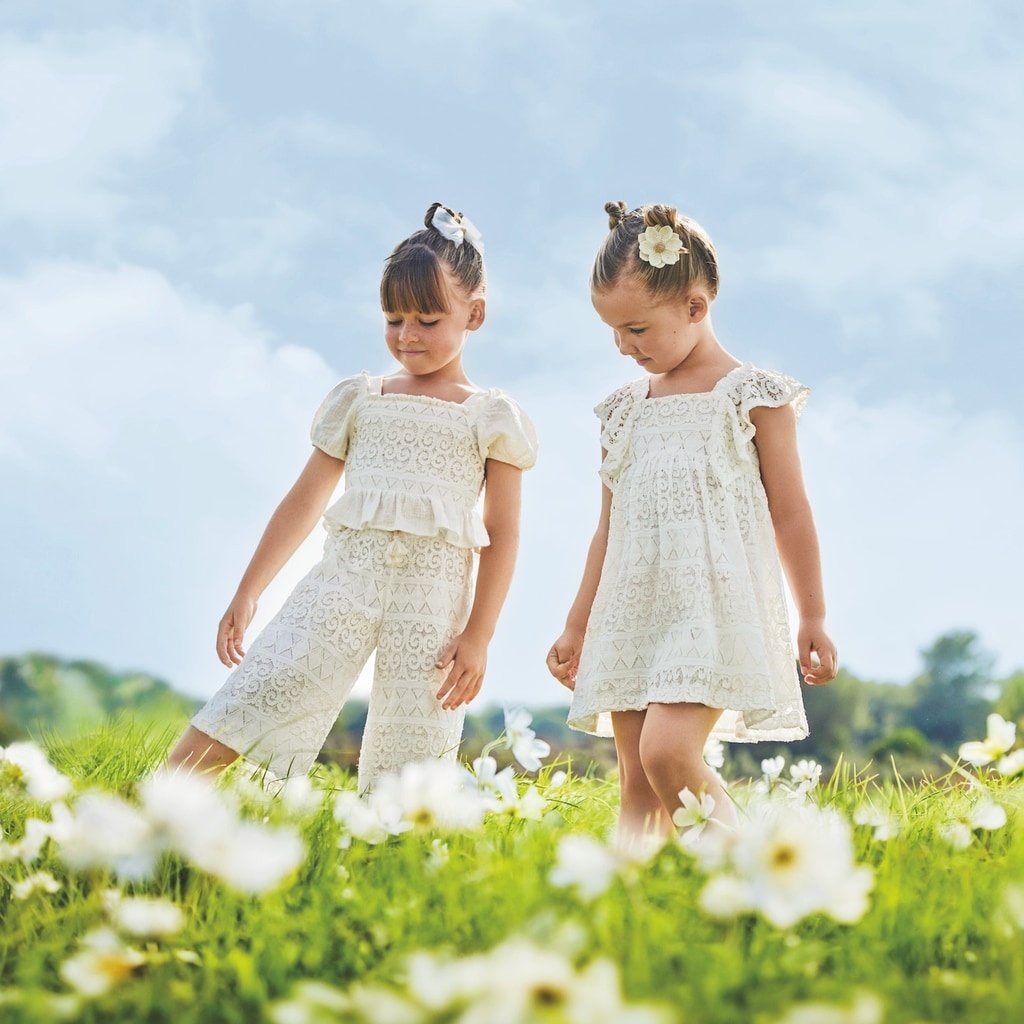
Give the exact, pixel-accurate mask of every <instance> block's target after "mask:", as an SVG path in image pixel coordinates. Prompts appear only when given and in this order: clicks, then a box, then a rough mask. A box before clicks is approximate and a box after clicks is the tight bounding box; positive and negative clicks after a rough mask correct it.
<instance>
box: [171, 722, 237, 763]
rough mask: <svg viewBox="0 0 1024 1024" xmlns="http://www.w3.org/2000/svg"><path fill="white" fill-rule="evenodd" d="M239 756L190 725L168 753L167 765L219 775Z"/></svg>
mask: <svg viewBox="0 0 1024 1024" xmlns="http://www.w3.org/2000/svg"><path fill="white" fill-rule="evenodd" d="M237 757H238V753H237V752H236V751H234V750H232V749H231V748H230V747H227V746H225V745H224V744H223V743H220V742H219V741H218V740H215V739H214V738H213V737H212V736H207V735H206V733H205V732H200V731H199V730H198V729H197V728H196V727H195V726H193V725H190V726H189V727H188V728H187V729H186V730H185V732H184V734H183V735H182V737H181V739H180V740H178V742H177V743H176V744H175V745H174V749H173V750H172V751H171V752H170V754H168V755H167V767H168V768H170V769H177V768H183V769H186V770H188V771H199V772H202V773H203V774H206V775H219V774H220V773H221V772H222V771H223V770H224V769H225V768H227V766H228V765H229V764H231V762H232V761H234V760H235V759H236V758H237Z"/></svg>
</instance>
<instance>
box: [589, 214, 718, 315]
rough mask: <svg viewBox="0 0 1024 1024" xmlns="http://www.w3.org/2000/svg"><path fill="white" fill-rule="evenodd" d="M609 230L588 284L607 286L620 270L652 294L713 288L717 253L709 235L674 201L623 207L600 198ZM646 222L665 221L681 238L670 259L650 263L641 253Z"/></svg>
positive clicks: (669, 294)
mask: <svg viewBox="0 0 1024 1024" xmlns="http://www.w3.org/2000/svg"><path fill="white" fill-rule="evenodd" d="M604 209H605V212H606V213H607V214H608V227H609V231H608V236H607V238H605V240H604V242H603V243H602V244H601V248H600V249H599V250H598V252H597V256H596V257H595V259H594V269H593V271H592V272H591V275H590V287H591V288H592V289H593V290H594V291H596V292H606V291H608V290H609V289H610V288H611V287H612V286H613V285H614V284H615V283H616V281H618V280H619V278H620V277H622V275H623V274H635V275H636V276H637V277H638V278H640V280H641V281H643V283H644V287H645V288H646V289H647V291H648V292H649V293H650V294H651V295H652V296H655V297H657V298H662V299H665V300H670V299H672V298H673V297H682V296H683V295H684V294H685V293H686V292H687V291H688V290H689V289H690V288H692V287H693V286H694V285H695V284H701V285H703V286H704V287H705V288H707V290H708V292H709V293H710V295H711V298H714V297H715V296H716V295H717V294H718V256H717V255H716V253H715V246H714V244H713V243H712V241H711V236H710V235H709V234H708V233H707V232H706V231H705V230H704V229H703V228H702V227H701V226H700V225H699V224H698V223H697V222H696V221H695V220H691V219H690V218H689V217H684V216H683V215H682V214H680V213H677V212H676V208H675V207H674V206H664V205H662V204H660V203H655V204H651V203H647V204H645V205H643V206H638V207H637V208H636V209H635V210H632V211H630V212H628V213H627V211H626V204H625V203H623V202H617V203H605V204H604ZM651 227H669V228H671V229H672V231H673V232H674V233H675V234H676V235H677V236H678V237H679V239H680V241H681V242H682V249H681V250H680V254H679V259H678V261H677V262H675V263H666V264H665V265H664V266H655V265H653V264H651V263H649V262H647V261H646V260H644V259H642V258H641V256H640V242H639V239H640V235H641V234H643V232H644V231H646V230H647V229H648V228H651Z"/></svg>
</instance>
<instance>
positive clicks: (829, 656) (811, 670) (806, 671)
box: [800, 641, 839, 686]
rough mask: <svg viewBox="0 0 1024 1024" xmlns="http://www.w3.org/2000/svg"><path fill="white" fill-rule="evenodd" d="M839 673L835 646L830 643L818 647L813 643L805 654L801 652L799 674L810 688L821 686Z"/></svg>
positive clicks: (823, 643)
mask: <svg viewBox="0 0 1024 1024" xmlns="http://www.w3.org/2000/svg"><path fill="white" fill-rule="evenodd" d="M838 671H839V659H838V655H837V653H836V649H835V645H834V644H832V642H831V641H828V642H824V641H823V642H822V643H821V645H820V646H819V645H818V644H816V643H814V642H813V641H812V642H811V643H810V644H809V645H808V650H807V651H806V652H803V651H802V652H801V656H800V672H801V673H802V675H803V677H804V681H805V682H807V683H809V684H810V685H811V686H821V685H822V684H823V683H828V682H831V681H832V680H833V679H835V677H836V674H837V673H838Z"/></svg>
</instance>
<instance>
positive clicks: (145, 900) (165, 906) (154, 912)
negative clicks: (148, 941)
mask: <svg viewBox="0 0 1024 1024" xmlns="http://www.w3.org/2000/svg"><path fill="white" fill-rule="evenodd" d="M103 895H104V899H103V904H104V907H105V909H106V911H107V917H108V919H109V920H110V922H111V924H113V925H114V926H115V927H116V928H118V929H119V930H120V931H122V932H127V933H128V934H129V935H135V936H138V937H140V938H167V937H168V936H171V935H177V934H178V932H180V931H181V929H182V928H184V927H185V915H184V914H183V913H182V910H181V908H180V907H179V906H178V905H177V904H175V903H172V902H171V901H170V900H164V899H157V898H155V897H149V896H123V895H122V894H121V893H120V891H119V890H117V889H110V890H108V891H107V892H106V893H104V894H103Z"/></svg>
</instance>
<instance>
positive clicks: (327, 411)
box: [309, 373, 369, 459]
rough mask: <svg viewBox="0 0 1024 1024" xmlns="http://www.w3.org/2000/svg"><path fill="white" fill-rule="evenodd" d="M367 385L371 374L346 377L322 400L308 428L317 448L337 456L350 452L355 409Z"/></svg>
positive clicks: (341, 456)
mask: <svg viewBox="0 0 1024 1024" xmlns="http://www.w3.org/2000/svg"><path fill="white" fill-rule="evenodd" d="M368 388H369V377H368V376H367V375H366V374H365V373H363V374H360V375H359V376H357V377H346V378H345V379H344V380H342V381H340V382H339V383H338V384H336V385H335V386H334V388H332V389H331V391H330V392H329V393H328V395H327V397H326V398H325V399H324V400H323V401H322V402H321V403H320V408H319V409H317V411H316V415H315V416H314V417H313V425H312V427H311V428H310V431H309V438H310V440H311V441H312V442H313V444H314V445H315V446H316V447H317V448H320V449H321V450H322V451H325V452H326V453H327V454H328V455H333V456H334V458H336V459H344V458H345V457H346V456H347V455H348V446H349V440H350V438H351V435H352V424H353V421H354V419H355V413H356V408H357V407H358V405H359V401H360V399H361V398H362V397H363V395H365V394H366V392H367V390H368Z"/></svg>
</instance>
